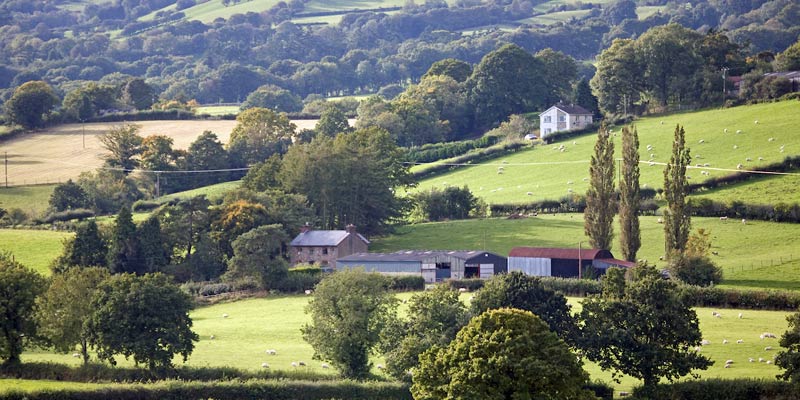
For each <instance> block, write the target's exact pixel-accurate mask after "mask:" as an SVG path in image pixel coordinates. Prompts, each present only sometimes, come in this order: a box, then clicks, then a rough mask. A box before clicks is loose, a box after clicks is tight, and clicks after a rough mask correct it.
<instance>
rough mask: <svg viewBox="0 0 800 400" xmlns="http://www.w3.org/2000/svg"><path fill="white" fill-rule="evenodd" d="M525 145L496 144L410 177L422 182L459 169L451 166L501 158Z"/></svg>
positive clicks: (517, 143)
mask: <svg viewBox="0 0 800 400" xmlns="http://www.w3.org/2000/svg"><path fill="white" fill-rule="evenodd" d="M525 145H526V143H524V142H504V143H501V144H496V145H494V146H492V147H487V148H484V149H480V150H474V151H470V152H469V153H467V154H464V155H461V156H458V157H455V158H451V159H448V160H447V161H448V162H447V163H443V164H431V165H428V166H426V167H425V168H424V169H421V170H419V171H416V172H413V173H412V174H411V175H412V176H413V177H414V179H417V180H422V179H425V178H429V177H431V176H434V175H438V174H441V173H445V172H447V171H450V170H452V169H456V168H459V166H457V165H451V164H464V163H478V162H481V161H485V160H489V159H494V158H497V157H502V156H504V155H506V154H509V153H511V152H513V151H515V150H517V149H518V148H520V147H523V146H525Z"/></svg>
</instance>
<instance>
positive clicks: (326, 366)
mask: <svg viewBox="0 0 800 400" xmlns="http://www.w3.org/2000/svg"><path fill="white" fill-rule="evenodd" d="M320 367H322V368H323V369H328V368H330V367H331V366H330V365H328V363H322V364H321V365H320Z"/></svg>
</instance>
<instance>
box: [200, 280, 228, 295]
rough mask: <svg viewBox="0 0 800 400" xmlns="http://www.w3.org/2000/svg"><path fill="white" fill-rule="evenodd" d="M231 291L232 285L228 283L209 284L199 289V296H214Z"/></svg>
mask: <svg viewBox="0 0 800 400" xmlns="http://www.w3.org/2000/svg"><path fill="white" fill-rule="evenodd" d="M232 291H233V285H231V284H228V283H211V284H208V285H205V286H203V287H202V288H200V291H199V292H198V294H199V295H200V296H216V295H218V294H223V293H229V292H232Z"/></svg>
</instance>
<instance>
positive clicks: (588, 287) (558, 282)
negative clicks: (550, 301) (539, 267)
mask: <svg viewBox="0 0 800 400" xmlns="http://www.w3.org/2000/svg"><path fill="white" fill-rule="evenodd" d="M540 282H541V283H542V286H544V287H546V288H548V289H551V290H554V291H556V292H559V293H562V294H564V295H565V296H580V297H583V296H587V295H590V294H599V293H600V292H601V291H602V285H601V284H600V281H598V280H592V279H575V278H556V277H542V278H540Z"/></svg>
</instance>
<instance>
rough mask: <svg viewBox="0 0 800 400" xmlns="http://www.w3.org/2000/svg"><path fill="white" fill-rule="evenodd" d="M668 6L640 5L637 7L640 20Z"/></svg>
mask: <svg viewBox="0 0 800 400" xmlns="http://www.w3.org/2000/svg"><path fill="white" fill-rule="evenodd" d="M666 8H667V7H666V6H638V7H636V15H637V16H638V17H639V19H640V20H644V19H647V17H649V16H651V15H653V14H655V13H657V12H660V11H664V10H665V9H666Z"/></svg>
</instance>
